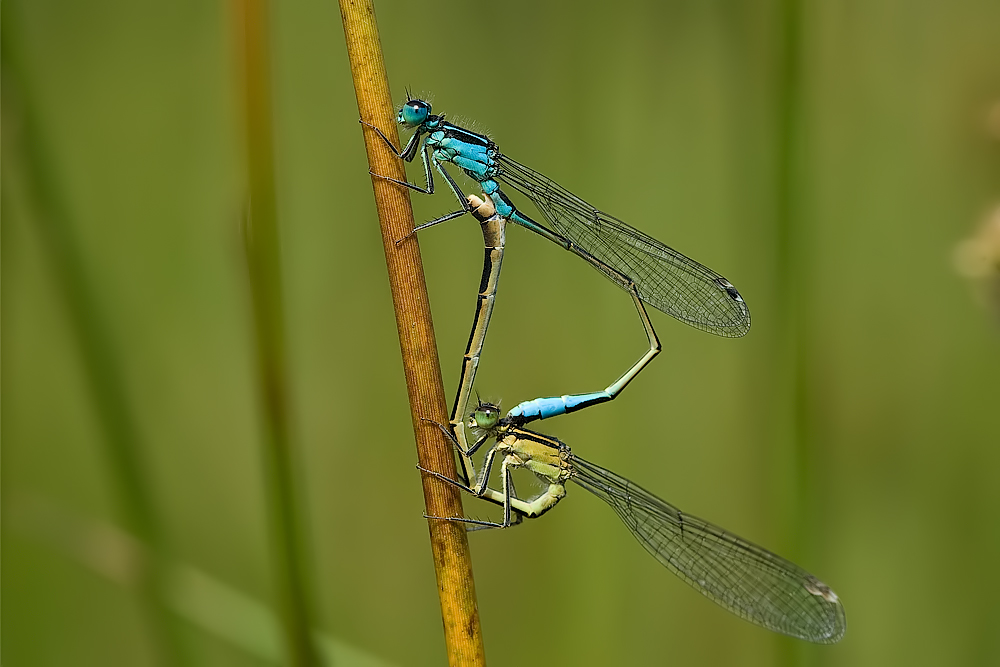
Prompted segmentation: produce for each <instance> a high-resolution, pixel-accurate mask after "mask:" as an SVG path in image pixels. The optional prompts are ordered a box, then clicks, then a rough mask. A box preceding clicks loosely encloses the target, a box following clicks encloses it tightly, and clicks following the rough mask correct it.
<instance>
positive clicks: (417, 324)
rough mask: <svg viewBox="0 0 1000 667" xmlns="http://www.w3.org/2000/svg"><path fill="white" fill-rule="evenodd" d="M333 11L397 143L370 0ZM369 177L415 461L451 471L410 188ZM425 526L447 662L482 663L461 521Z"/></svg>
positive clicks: (370, 109)
mask: <svg viewBox="0 0 1000 667" xmlns="http://www.w3.org/2000/svg"><path fill="white" fill-rule="evenodd" d="M340 14H341V18H342V19H343V22H344V34H345V37H346V39H347V53H348V58H349V60H350V64H351V75H352V76H353V78H354V90H355V93H356V95H357V99H358V111H359V112H360V114H361V120H363V121H365V122H368V123H371V124H373V125H376V126H378V127H379V128H380V129H381V130H382V131H383V132H384V133H385V134H386V136H388V137H389V138H390V139H393V140H394V141H396V145H398V144H399V138H398V134H397V132H396V127H395V124H394V123H393V122H392V118H393V116H394V112H395V110H394V108H393V104H392V98H391V96H390V93H389V81H388V78H387V76H386V72H385V63H384V61H383V59H382V48H381V45H380V43H379V37H378V27H377V26H376V23H375V8H374V5H373V4H372V2H371V1H370V0H340ZM362 127H363V126H362ZM363 134H364V138H365V147H366V149H367V151H368V164H369V166H370V168H371V170H372V172H373V173H376V174H383V175H386V176H391V177H393V178H397V179H400V180H403V179H405V178H406V172H405V170H404V169H403V165H402V162H401V161H400V160H399V159H397V158H396V157H395V156H393V155H392V154H391V153H390V152H389V151H388V150H386V146H385V144H384V143H383V142H382V140H381V139H380V138H379V137H378V135H377V134H375V133H374V132H373V131H371V130H369V129H367V128H364V129H363ZM372 184H373V188H374V190H375V204H376V208H377V209H378V216H379V221H380V223H381V228H382V245H383V247H384V249H385V260H386V266H387V268H388V271H389V285H390V287H391V289H392V301H393V306H394V308H395V311H396V327H397V330H398V333H399V346H400V349H401V352H402V357H403V371H404V375H405V377H406V389H407V392H408V394H409V398H410V411H411V419H412V421H413V431H414V434H415V436H416V445H417V460H418V461H419V463H420V466H421V467H423V468H427V469H429V470H436V471H438V472H441V473H443V474H444V475H447V476H449V477H455V476H456V471H455V457H454V453H453V451H452V445H451V443H450V442H449V441H448V440H447V439H446V438H445V437H444V436H443V434H442V433H441V431H440V430H439V429H438V427H437V426H435V425H434V424H433V423H431V422H429V421H422V419H430V420H433V421H436V422H438V423H440V424H446V423H448V416H447V414H448V413H447V407H446V404H445V396H444V386H443V383H442V381H441V366H440V363H439V361H438V356H437V343H436V342H435V340H434V325H433V322H432V320H431V312H430V303H429V301H428V297H427V285H426V284H425V282H424V271H423V265H422V263H421V259H420V248H419V246H418V244H417V240H416V237H411V238H409V239H408V240H406V241H404V242H403V243H400V244H399V245H398V246H397V245H396V241H397V240H399V239H403V238H405V237H406V236H407V234H409V233H410V232H411V230H412V229H413V211H412V210H411V208H410V199H409V194H408V193H407V192H406V191H405V190H404V189H403V188H401V187H399V186H397V185H394V184H392V183H389V182H387V181H384V180H382V179H379V178H373V179H372ZM423 490H424V502H425V505H426V512H427V515H428V516H464V513H463V511H462V498H461V492H460V491H459V489H457V488H456V487H454V486H452V485H449V484H446V483H445V482H442V481H440V480H438V479H435V478H433V477H430V476H428V475H425V476H424V477H423ZM428 528H429V530H430V538H431V552H432V554H433V557H434V568H435V574H436V576H437V583H438V596H439V598H440V602H441V616H442V620H443V623H444V635H445V644H446V648H447V652H448V662H449V664H451V665H485V664H486V655H485V650H484V647H483V637H482V630H481V628H480V625H479V611H478V608H477V604H476V592H475V581H474V579H473V576H472V560H471V557H470V553H469V542H468V539H467V537H466V530H465V527H464V525H462V524H460V523H456V522H453V521H439V520H433V519H432V520H429V521H428Z"/></svg>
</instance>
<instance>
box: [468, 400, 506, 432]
mask: <svg viewBox="0 0 1000 667" xmlns="http://www.w3.org/2000/svg"><path fill="white" fill-rule="evenodd" d="M498 421H500V410H498V409H497V407H496V406H495V405H491V404H489V403H481V404H480V405H479V407H478V408H476V410H475V411H473V413H472V419H471V420H470V424H472V423H473V422H474V424H472V425H474V426H477V427H479V428H485V429H490V428H493V427H494V426H496V425H497V422H498Z"/></svg>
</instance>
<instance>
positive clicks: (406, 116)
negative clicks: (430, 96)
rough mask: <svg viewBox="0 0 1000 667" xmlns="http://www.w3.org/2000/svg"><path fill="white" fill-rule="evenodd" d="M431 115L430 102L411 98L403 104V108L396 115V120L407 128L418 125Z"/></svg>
mask: <svg viewBox="0 0 1000 667" xmlns="http://www.w3.org/2000/svg"><path fill="white" fill-rule="evenodd" d="M430 115H431V105H430V102H424V101H423V100H409V101H407V103H406V104H404V105H403V108H402V109H400V110H399V114H398V115H397V116H396V122H397V123H399V124H400V125H402V126H403V127H405V128H411V127H416V126H418V125H420V124H421V123H423V122H424V121H425V120H427V117H428V116H430Z"/></svg>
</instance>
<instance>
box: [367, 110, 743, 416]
mask: <svg viewBox="0 0 1000 667" xmlns="http://www.w3.org/2000/svg"><path fill="white" fill-rule="evenodd" d="M396 120H397V122H398V123H399V124H400V125H402V126H403V127H404V128H407V129H413V130H414V132H413V135H412V136H411V137H410V139H409V141H408V142H407V144H406V146H405V147H404V148H403V149H402V150H399V149H397V148H396V147H395V146H394V145H393V143H392V142H391V141H390V140H389V139H388V138H387V137H386V136H385V134H384V133H383V132H382V131H381V130H379V129H378V128H377V127H374V126H372V125H369V126H370V127H372V128H373V129H374V130H375V131H376V132H377V133H378V135H379V136H380V137H381V138H382V140H383V141H384V142H385V143H386V145H387V146H388V147H389V148H390V149H391V150H392V151H393V153H394V154H395V155H396V156H398V157H399V158H401V159H403V160H405V161H407V162H410V161H412V160H413V158H414V157H416V155H417V152H418V151H420V153H421V156H422V160H423V166H424V177H425V182H426V184H425V187H420V186H418V185H414V184H412V183H407V182H405V181H400V180H398V179H394V178H389V177H386V176H380V175H378V174H375V175H376V176H378V177H379V178H384V179H386V180H389V181H392V182H394V183H398V184H399V185H403V186H405V187H408V188H411V189H413V190H415V191H417V192H421V193H425V194H433V192H434V177H433V172H432V164H433V168H434V169H436V170H437V172H438V173H439V174H440V175H441V176H442V177H443V178H444V179H445V181H446V182H447V183H448V186H449V188H450V189H451V191H452V193H453V194H454V195H455V197H456V198H457V200H458V202H459V204H460V205H461V207H462V208H461V209H460V210H458V211H454V212H452V213H449V214H447V215H444V216H441V217H439V218H436V219H434V220H431V221H430V222H427V223H425V224H423V225H420V226H419V227H417V228H416V229H415V230H414V231H419V230H421V229H425V228H427V227H430V226H431V225H435V224H437V223H439V222H444V221H446V220H451V219H453V218H457V217H459V216H461V215H464V214H466V213H470V212H472V210H473V206H472V204H470V203H469V200H468V198H467V197H466V196H465V194H464V193H463V192H462V190H461V189H460V188H459V186H458V183H456V181H455V179H454V178H453V177H452V176H451V175H450V174H449V173H448V171H447V170H446V169H445V168H444V164H445V163H449V162H450V163H451V164H454V165H455V166H457V167H459V168H460V169H462V171H463V172H464V173H465V174H466V175H467V176H469V177H470V178H472V179H473V180H475V181H476V182H477V183H478V184H479V186H480V187H481V188H482V190H483V193H484V194H485V195H487V196H488V197H489V198H490V199H491V200H492V204H493V206H494V207H495V211H496V214H497V215H498V216H500V217H501V218H504V219H505V220H507V221H511V222H514V223H517V224H519V225H521V226H523V227H526V228H528V229H530V230H532V231H534V232H536V233H537V234H540V235H542V236H544V237H545V238H547V239H549V240H550V241H553V242H554V243H557V244H559V245H560V246H562V247H563V248H565V249H567V250H569V251H571V252H573V253H575V254H576V255H578V256H579V257H582V258H583V259H584V260H586V261H587V262H588V263H589V264H590V265H591V266H593V267H594V268H596V269H597V270H599V271H600V272H601V273H603V274H604V275H605V276H607V277H608V278H609V279H610V280H611V281H612V282H614V283H615V284H617V285H618V286H619V287H621V288H622V289H624V290H626V291H627V292H629V293H631V294H632V295H633V298H635V299H636V301H637V303H638V301H640V300H641V301H643V302H645V303H648V304H649V305H651V306H653V307H654V308H657V309H658V310H661V311H663V312H665V313H667V314H669V315H672V316H673V317H675V318H677V319H679V320H681V321H682V322H685V323H687V324H690V325H691V326H693V327H696V328H698V329H701V330H703V331H708V332H710V333H714V334H717V335H720V336H727V337H738V336H743V335H744V334H746V332H747V331H748V330H749V328H750V311H749V309H748V308H747V306H746V303H745V302H744V300H743V297H742V296H740V294H739V292H738V291H737V290H736V288H735V287H733V285H732V283H730V282H729V281H728V280H726V279H725V278H724V277H722V276H721V275H719V274H718V273H715V272H714V271H712V270H711V269H709V268H708V267H706V266H703V265H702V264H699V263H698V262H696V261H694V260H692V259H690V258H688V257H686V256H684V255H682V254H681V253H679V252H677V251H676V250H674V249H673V248H670V247H668V246H666V245H664V244H663V243H660V242H659V241H657V240H656V239H654V238H652V237H650V236H647V235H646V234H643V233H642V232H640V231H639V230H637V229H635V228H633V227H631V226H629V225H628V224H626V223H625V222H623V221H621V220H619V219H617V218H615V217H613V216H610V215H608V214H606V213H604V212H602V211H600V210H599V209H597V208H596V207H594V206H592V205H591V204H588V203H587V202H586V201H584V200H583V199H581V198H580V197H578V196H576V195H574V194H573V193H571V192H569V191H568V190H566V189H565V188H563V187H562V186H560V185H558V184H557V183H555V182H553V181H551V180H550V179H548V178H546V177H545V176H543V175H541V174H539V173H538V172H536V171H533V170H532V169H529V168H528V167H526V166H524V165H522V164H520V163H518V162H516V161H514V160H512V159H510V158H509V157H507V156H505V155H503V154H502V153H500V151H499V150H498V148H497V146H496V144H495V143H493V141H491V140H490V139H489V138H488V137H486V136H485V135H482V134H478V133H475V132H472V131H471V130H467V129H465V128H462V127H459V126H457V125H454V124H452V123H449V122H447V121H445V120H444V116H443V115H434V114H432V113H431V105H430V104H429V103H428V102H425V101H423V100H416V99H411V100H409V101H407V102H406V104H404V105H403V107H402V108H401V109H400V111H399V114H398V115H397V119H396ZM421 144H422V150H421ZM500 183H508V184H510V185H511V187H513V188H514V189H515V190H517V191H519V192H521V193H522V194H524V195H525V196H526V197H528V199H530V200H531V201H532V203H533V204H534V205H535V206H536V207H537V208H538V210H539V211H541V212H542V214H543V215H544V216H545V218H546V220H547V221H548V222H549V224H550V225H551V227H546V226H545V225H542V224H541V223H538V222H536V221H535V220H532V219H531V218H529V217H528V216H527V215H525V214H524V213H523V212H522V211H520V210H519V209H517V208H516V207H515V206H514V204H513V202H511V200H510V199H509V198H508V197H507V196H506V195H505V194H504V193H503V192H502V191H501V189H500ZM640 316H643V318H644V320H646V319H648V318H645V312H644V311H643V310H642V309H641V307H640ZM643 324H644V326H647V324H646V321H644V322H643ZM650 329H651V326H647V333H648V331H649V330H650ZM653 337H655V335H654V336H651V339H652V338H653ZM651 342H652V340H651ZM654 356H655V354H654ZM646 361H647V363H648V361H649V360H648V359H647V360H646ZM644 365H645V364H642V365H640V370H641V367H642V366H644ZM636 372H638V371H636ZM632 377H634V374H633V375H632V376H631V377H630V378H628V379H629V380H631V379H632ZM627 382H628V380H626V384H627ZM621 388H622V387H619V388H618V390H619V391H620V389H621ZM615 393H616V392H611V395H610V396H608V397H602V398H601V400H610V399H612V398H614V395H615ZM598 402H600V401H598ZM587 404H588V405H591V404H593V403H592V402H588V403H587ZM529 409H530V410H531V411H532V412H530V413H529V412H524V413H522V415H521V416H524V417H531V418H539V419H544V418H545V417H551V416H554V415H557V414H563V413H565V412H568V411H572V410H573V409H579V407H575V406H574V405H566V404H564V403H562V402H561V400H560V399H552V400H546V401H543V402H540V403H534V404H532V405H530V407H527V408H526V410H529Z"/></svg>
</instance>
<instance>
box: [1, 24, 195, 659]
mask: <svg viewBox="0 0 1000 667" xmlns="http://www.w3.org/2000/svg"><path fill="white" fill-rule="evenodd" d="M6 9H7V10H9V9H10V7H9V6H8V7H7V8H6ZM11 14H12V13H11V12H9V11H6V10H5V11H4V15H3V22H2V34H0V62H2V63H3V75H2V76H3V107H4V114H3V116H4V124H5V127H6V130H7V135H6V136H5V144H6V143H8V142H9V143H11V144H13V145H14V146H13V148H14V151H15V154H16V155H17V158H18V159H17V160H16V164H17V165H18V167H19V168H15V169H14V172H15V177H20V180H21V181H22V183H21V185H22V186H23V189H24V191H25V193H26V195H27V198H28V202H29V208H31V209H33V212H34V214H35V222H36V223H37V229H38V232H39V237H40V240H41V248H42V252H43V253H44V254H45V255H46V256H47V257H46V258H47V260H48V262H49V265H50V268H51V271H52V275H53V278H54V282H55V285H56V288H57V289H58V291H59V293H60V294H59V296H60V297H61V298H62V299H63V302H64V304H65V306H66V309H67V314H68V319H69V326H70V330H71V332H72V335H73V338H74V339H75V342H76V344H77V345H78V348H79V350H78V351H79V354H80V359H81V361H82V366H83V373H84V380H85V381H86V382H87V384H88V385H89V389H90V397H91V398H92V399H93V401H94V408H95V410H96V412H97V418H98V424H99V425H100V428H101V436H102V438H101V440H102V442H101V444H103V445H104V448H105V449H104V452H103V453H104V456H105V459H106V464H107V466H108V469H109V478H110V479H111V482H112V484H113V494H114V495H115V496H116V497H115V498H114V500H115V501H116V505H117V507H118V511H119V512H121V514H122V519H123V522H124V524H125V526H126V527H127V529H128V530H129V531H130V532H131V533H132V534H133V535H136V536H137V537H138V538H139V540H140V541H141V543H142V545H143V547H145V548H146V549H147V551H146V553H145V554H144V555H145V556H146V558H145V559H144V567H142V568H140V569H139V572H138V575H137V589H138V591H139V594H140V596H141V598H142V600H141V602H142V605H143V610H144V615H145V617H146V618H145V620H146V627H147V628H148V629H149V631H150V633H151V635H152V638H151V641H152V645H153V646H152V653H153V654H154V655H155V656H156V660H157V661H158V662H159V663H160V664H163V665H185V664H191V655H190V653H189V651H188V650H187V647H186V646H185V644H184V641H183V639H182V637H181V632H182V629H181V627H180V623H179V622H178V620H177V618H176V617H174V616H172V615H171V614H170V613H169V612H168V609H167V607H168V605H169V590H168V588H169V571H168V565H167V563H168V562H169V557H168V546H167V539H166V536H165V530H164V528H163V521H162V518H161V517H160V514H159V511H158V509H157V507H156V501H155V500H154V497H153V495H154V494H153V488H152V487H153V485H152V483H151V476H150V474H149V470H148V467H147V466H148V464H147V462H146V460H145V458H144V455H143V443H142V437H141V436H140V434H139V426H138V423H137V420H136V416H135V412H134V411H133V410H132V406H131V405H130V402H129V400H128V389H127V386H126V382H125V373H124V371H123V370H122V367H121V364H120V360H119V357H118V354H117V352H116V350H117V349H118V346H117V345H116V344H115V342H114V337H113V336H112V334H111V332H110V330H109V327H108V323H107V320H106V319H105V317H104V314H103V312H102V307H101V303H100V302H101V299H100V296H99V295H98V293H97V290H96V288H95V287H94V286H93V284H92V283H91V280H90V276H89V274H88V273H87V270H86V266H85V264H86V262H85V259H84V257H82V256H81V254H80V246H79V244H78V243H77V239H76V234H75V230H74V227H75V221H74V220H73V214H72V212H71V210H70V208H69V206H68V205H67V204H66V202H65V199H64V194H63V190H62V189H61V188H60V187H59V183H58V180H59V179H58V177H57V175H56V172H57V167H56V166H55V165H56V162H55V159H54V158H53V157H52V152H51V149H50V147H49V145H48V142H47V140H46V137H45V133H44V131H43V130H42V129H41V128H40V127H39V121H38V118H39V116H38V113H37V109H36V108H35V107H34V101H35V99H34V96H33V94H32V93H33V91H32V89H31V85H30V84H31V82H30V80H29V79H28V77H27V76H25V71H24V69H23V68H22V65H21V62H20V60H19V57H18V56H19V55H20V53H19V52H18V48H17V47H18V44H17V42H18V39H19V37H20V34H19V33H18V32H17V29H16V27H15V25H16V20H17V17H16V16H12V15H11ZM11 121H13V122H11ZM12 126H13V128H14V132H13V136H11V129H10V128H11V127H12ZM9 167H10V163H9V162H8V161H7V156H6V155H5V156H4V170H3V194H2V195H0V197H2V199H3V201H4V202H5V203H6V201H7V197H9V196H10V192H9V187H8V186H9V183H8V181H9V179H10V177H9V174H10V168H9ZM6 208H7V207H6V206H5V207H4V209H5V210H4V218H6V213H7V210H6Z"/></svg>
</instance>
